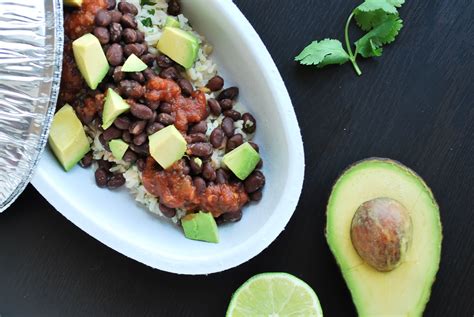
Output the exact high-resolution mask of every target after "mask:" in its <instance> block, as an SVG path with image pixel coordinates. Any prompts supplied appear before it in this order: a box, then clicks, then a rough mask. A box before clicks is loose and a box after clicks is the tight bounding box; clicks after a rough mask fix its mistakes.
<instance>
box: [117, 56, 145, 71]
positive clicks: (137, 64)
mask: <svg viewBox="0 0 474 317" xmlns="http://www.w3.org/2000/svg"><path fill="white" fill-rule="evenodd" d="M147 67H148V66H147V65H146V64H145V63H144V62H143V61H142V60H141V59H139V58H138V57H137V55H135V54H132V55H130V56H129V57H128V58H127V60H126V61H125V64H123V66H122V72H125V73H135V72H142V71H144V70H145V69H147Z"/></svg>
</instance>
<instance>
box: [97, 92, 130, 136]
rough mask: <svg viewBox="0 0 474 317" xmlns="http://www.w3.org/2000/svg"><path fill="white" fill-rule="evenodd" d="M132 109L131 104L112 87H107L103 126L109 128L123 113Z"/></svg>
mask: <svg viewBox="0 0 474 317" xmlns="http://www.w3.org/2000/svg"><path fill="white" fill-rule="evenodd" d="M128 110H130V105H129V104H128V103H126V102H125V100H123V98H122V97H120V95H119V94H117V93H116V92H115V91H114V90H113V89H112V88H109V89H107V96H106V97H105V104H104V111H102V128H103V129H104V130H105V129H107V128H109V127H110V126H111V125H112V124H113V123H114V121H115V119H117V117H118V116H120V115H121V114H122V113H124V112H127V111H128Z"/></svg>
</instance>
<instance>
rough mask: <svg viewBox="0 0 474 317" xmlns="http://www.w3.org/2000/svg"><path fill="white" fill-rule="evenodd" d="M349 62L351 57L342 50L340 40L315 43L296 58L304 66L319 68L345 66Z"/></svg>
mask: <svg viewBox="0 0 474 317" xmlns="http://www.w3.org/2000/svg"><path fill="white" fill-rule="evenodd" d="M348 60H349V55H348V54H347V53H346V51H345V50H344V49H343V48H342V44H341V42H339V41H338V40H332V39H325V40H322V41H319V42H318V41H314V42H312V43H311V44H309V45H308V46H306V47H305V49H303V51H302V52H301V53H300V54H299V55H298V56H296V57H295V61H299V62H300V64H302V65H316V66H317V67H318V68H321V67H324V66H326V65H330V64H339V65H341V64H344V63H346V62H347V61H348Z"/></svg>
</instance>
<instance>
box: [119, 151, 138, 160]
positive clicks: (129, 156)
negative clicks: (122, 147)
mask: <svg viewBox="0 0 474 317" xmlns="http://www.w3.org/2000/svg"><path fill="white" fill-rule="evenodd" d="M122 159H123V160H124V161H125V162H128V163H134V162H135V161H136V160H137V155H136V154H135V153H134V152H133V151H131V150H127V151H125V154H124V155H123V158H122Z"/></svg>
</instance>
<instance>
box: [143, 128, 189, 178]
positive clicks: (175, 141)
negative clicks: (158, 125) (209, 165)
mask: <svg viewBox="0 0 474 317" xmlns="http://www.w3.org/2000/svg"><path fill="white" fill-rule="evenodd" d="M148 139H149V145H150V155H151V156H152V157H153V158H154V159H155V161H157V162H158V164H160V165H161V167H163V168H164V169H167V168H168V167H170V166H171V165H173V163H174V162H176V161H178V160H180V159H181V158H182V157H183V155H184V153H185V152H186V145H187V143H186V140H185V139H184V137H183V136H182V135H181V133H180V132H179V131H178V129H176V127H175V126H174V125H169V126H167V127H166V128H164V129H161V130H160V131H158V132H155V133H154V134H152V135H150V136H149V137H148Z"/></svg>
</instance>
